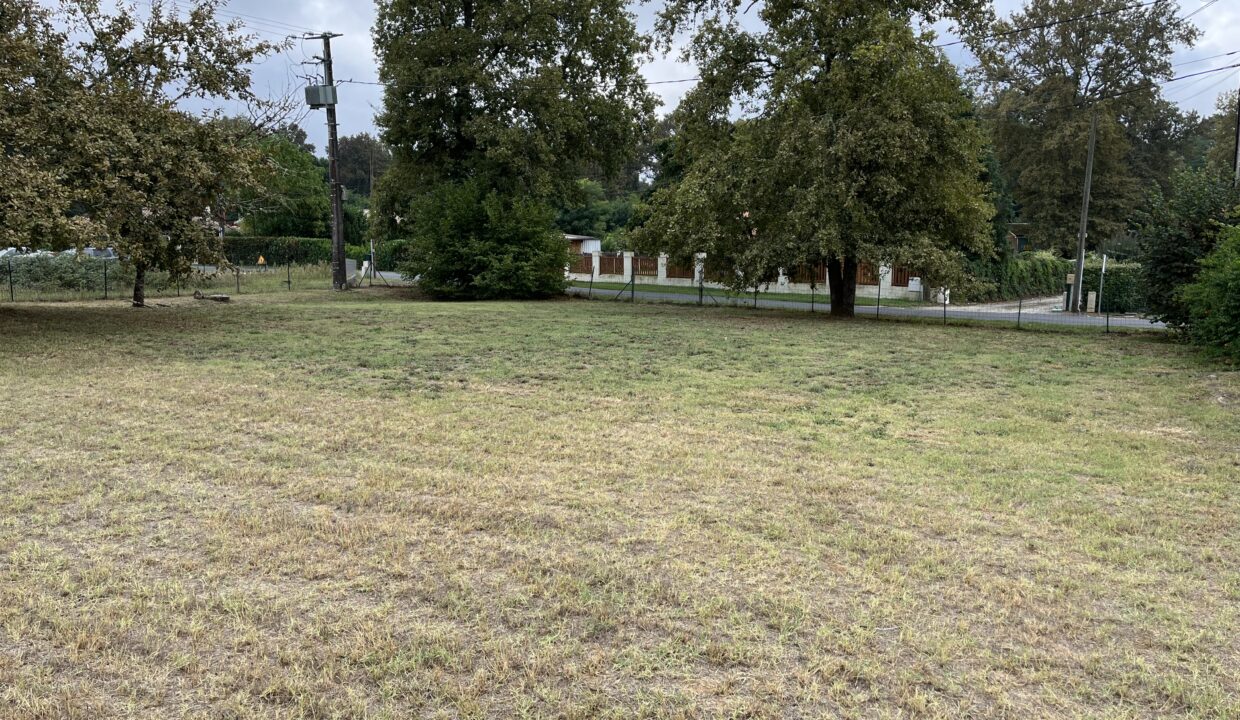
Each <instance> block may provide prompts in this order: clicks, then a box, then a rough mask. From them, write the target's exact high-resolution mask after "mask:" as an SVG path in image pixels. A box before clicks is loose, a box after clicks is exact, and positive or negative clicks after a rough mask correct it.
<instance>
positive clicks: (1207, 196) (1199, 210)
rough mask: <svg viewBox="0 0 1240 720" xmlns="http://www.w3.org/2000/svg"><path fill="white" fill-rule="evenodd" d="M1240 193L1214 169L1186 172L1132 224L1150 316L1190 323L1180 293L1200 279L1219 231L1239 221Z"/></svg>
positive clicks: (1172, 322)
mask: <svg viewBox="0 0 1240 720" xmlns="http://www.w3.org/2000/svg"><path fill="white" fill-rule="evenodd" d="M1237 205H1240V193H1237V191H1236V190H1235V189H1234V188H1233V187H1232V186H1231V182H1230V179H1229V178H1228V177H1227V176H1225V175H1222V174H1220V173H1218V172H1217V171H1215V170H1213V169H1211V168H1204V169H1201V170H1183V171H1181V172H1179V173H1177V174H1176V176H1175V177H1174V178H1173V180H1172V183H1171V192H1170V193H1169V194H1168V195H1166V196H1164V195H1162V194H1161V193H1157V192H1156V193H1154V195H1153V198H1152V200H1151V202H1150V208H1149V210H1148V211H1144V212H1141V213H1140V214H1139V215H1138V216H1137V219H1136V221H1135V223H1134V225H1135V232H1136V234H1137V236H1138V237H1139V238H1140V248H1141V249H1140V252H1141V258H1140V259H1141V264H1142V265H1143V267H1144V268H1145V283H1146V292H1147V294H1148V299H1149V306H1150V315H1151V317H1153V318H1154V319H1156V320H1161V321H1163V322H1165V323H1167V325H1168V326H1170V327H1173V328H1180V329H1183V328H1185V327H1186V326H1187V325H1188V324H1189V321H1190V315H1189V309H1188V307H1187V306H1186V305H1185V304H1184V300H1183V298H1182V296H1181V290H1182V288H1184V287H1185V286H1186V285H1189V284H1190V283H1192V282H1194V281H1195V280H1196V279H1197V274H1198V272H1199V271H1200V269H1201V261H1202V260H1203V259H1204V258H1205V257H1206V256H1207V255H1209V254H1210V253H1211V252H1212V251H1213V250H1214V247H1215V245H1216V244H1217V242H1218V233H1219V228H1220V227H1221V224H1222V223H1225V222H1227V221H1229V220H1231V219H1233V218H1235V217H1237V209H1238V208H1237Z"/></svg>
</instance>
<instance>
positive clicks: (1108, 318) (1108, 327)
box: [1107, 310, 1111, 334]
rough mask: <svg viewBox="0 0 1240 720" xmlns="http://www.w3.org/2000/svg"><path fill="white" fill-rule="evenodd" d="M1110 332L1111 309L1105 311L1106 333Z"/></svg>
mask: <svg viewBox="0 0 1240 720" xmlns="http://www.w3.org/2000/svg"><path fill="white" fill-rule="evenodd" d="M1110 332H1111V311H1110V310H1108V311H1107V333H1108V334H1109V333H1110Z"/></svg>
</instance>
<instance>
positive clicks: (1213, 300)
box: [1180, 226, 1240, 359]
mask: <svg viewBox="0 0 1240 720" xmlns="http://www.w3.org/2000/svg"><path fill="white" fill-rule="evenodd" d="M1180 300H1181V301H1182V302H1183V303H1184V307H1185V309H1186V310H1187V311H1188V335H1189V338H1190V339H1192V341H1193V342H1195V343H1197V344H1199V345H1204V346H1206V347H1211V348H1215V349H1217V350H1219V351H1221V352H1223V353H1226V354H1228V355H1230V356H1232V357H1234V358H1238V359H1240V227H1234V226H1232V227H1226V228H1223V229H1222V231H1221V233H1220V239H1219V242H1218V245H1217V247H1215V248H1214V250H1213V251H1211V252H1210V254H1209V255H1207V256H1206V257H1205V258H1204V259H1202V262H1201V271H1200V273H1198V275H1197V279H1196V281H1194V282H1193V283H1192V284H1190V285H1186V286H1185V287H1184V288H1183V289H1182V290H1181V292H1180Z"/></svg>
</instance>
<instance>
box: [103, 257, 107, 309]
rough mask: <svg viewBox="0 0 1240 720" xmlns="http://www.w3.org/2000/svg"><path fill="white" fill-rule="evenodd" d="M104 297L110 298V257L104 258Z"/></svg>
mask: <svg viewBox="0 0 1240 720" xmlns="http://www.w3.org/2000/svg"><path fill="white" fill-rule="evenodd" d="M103 299H104V300H107V299H108V259H107V258H104V259H103Z"/></svg>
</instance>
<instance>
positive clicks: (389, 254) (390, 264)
mask: <svg viewBox="0 0 1240 720" xmlns="http://www.w3.org/2000/svg"><path fill="white" fill-rule="evenodd" d="M411 247H412V246H411V244H410V243H409V241H408V240H385V241H383V242H380V243H376V247H375V254H376V255H378V262H379V269H380V270H393V269H395V268H399V267H401V266H403V265H406V264H408V263H409V260H410V254H409V251H410V248H411Z"/></svg>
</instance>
